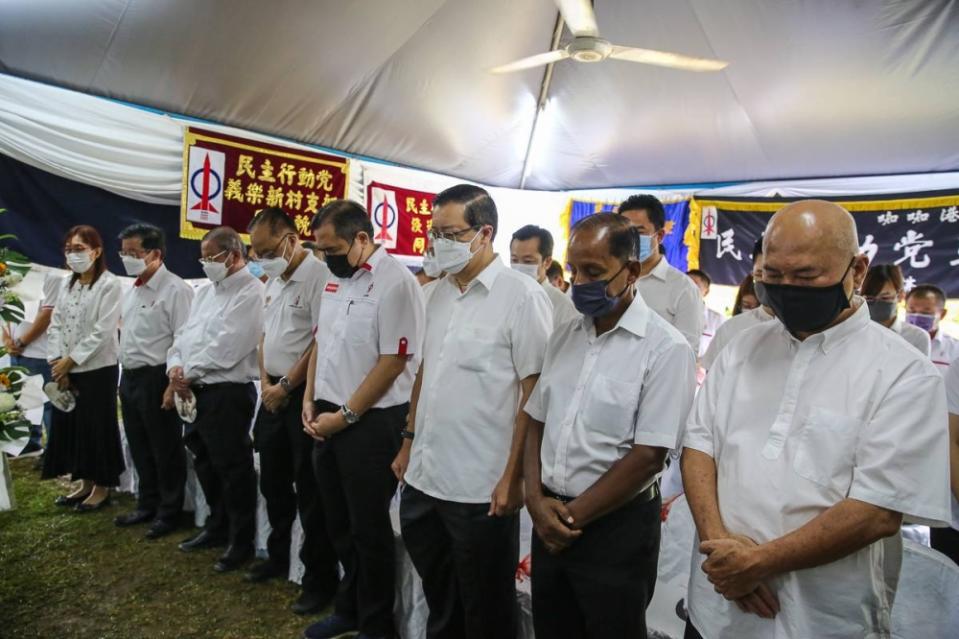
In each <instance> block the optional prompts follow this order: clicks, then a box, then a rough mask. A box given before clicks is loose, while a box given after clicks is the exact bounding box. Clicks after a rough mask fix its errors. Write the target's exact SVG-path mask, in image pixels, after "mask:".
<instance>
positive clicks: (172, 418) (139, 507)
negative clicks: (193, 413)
mask: <svg viewBox="0 0 959 639" xmlns="http://www.w3.org/2000/svg"><path fill="white" fill-rule="evenodd" d="M119 239H120V258H121V259H122V260H123V267H124V269H125V270H126V273H127V275H129V276H131V277H135V278H136V280H135V281H134V282H133V287H132V288H131V289H130V290H129V291H128V292H127V293H126V297H125V299H124V300H123V306H122V310H121V316H120V324H121V330H120V364H121V366H122V370H123V375H122V377H121V378H120V410H121V412H122V414H123V430H124V432H125V433H126V436H127V443H128V444H129V445H130V455H131V456H132V457H133V465H134V466H135V467H136V471H137V504H136V509H134V510H133V512H130V513H127V514H125V515H120V516H119V517H117V518H116V519H115V520H114V523H116V525H117V526H133V525H136V524H141V523H147V522H152V524H151V526H150V529H149V530H148V531H147V534H146V536H147V538H148V539H158V538H160V537H163V536H165V535H168V534H169V533H171V532H173V531H174V530H175V529H176V527H177V524H178V522H179V519H180V512H181V511H182V510H183V492H184V487H185V484H186V453H185V451H184V450H183V424H182V421H181V419H180V417H179V415H177V412H176V410H174V407H173V406H171V405H170V403H169V398H167V401H166V402H164V394H165V392H166V390H167V388H168V386H169V384H168V380H167V376H166V356H167V352H168V351H169V350H170V346H172V345H173V335H174V334H175V333H176V331H177V330H179V328H180V327H181V326H182V325H183V323H184V322H186V318H187V316H189V314H190V303H191V302H192V301H193V288H192V287H190V285H189V284H187V283H186V282H184V281H183V280H182V279H180V278H179V277H177V276H176V275H174V274H173V273H171V272H170V271H168V270H167V268H166V266H165V265H164V264H163V258H164V257H165V256H166V237H165V236H164V233H163V230H162V229H159V228H157V227H156V226H152V225H150V224H134V225H132V226H128V227H127V228H125V229H123V231H121V232H120V238H119ZM164 403H165V404H166V406H165V407H161V406H162V405H163V404H164Z"/></svg>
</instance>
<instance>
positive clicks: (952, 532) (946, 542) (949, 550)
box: [929, 528, 959, 564]
mask: <svg viewBox="0 0 959 639" xmlns="http://www.w3.org/2000/svg"><path fill="white" fill-rule="evenodd" d="M929 542H930V545H931V546H932V547H933V548H934V549H936V550H938V551H939V552H941V553H943V554H944V555H946V556H947V557H949V559H952V560H953V561H954V562H956V563H957V564H959V530H956V529H955V528H930V529H929Z"/></svg>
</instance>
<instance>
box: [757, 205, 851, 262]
mask: <svg viewBox="0 0 959 639" xmlns="http://www.w3.org/2000/svg"><path fill="white" fill-rule="evenodd" d="M797 243H801V244H804V245H806V246H807V247H809V248H814V247H821V248H823V249H825V250H832V251H837V252H840V253H847V254H848V255H849V257H850V258H851V257H852V256H853V255H858V254H859V236H858V234H857V232H856V221H855V220H854V219H853V217H852V215H850V214H849V211H847V210H846V209H844V208H842V207H841V206H839V205H838V204H834V203H832V202H827V201H825V200H800V201H799V202H793V203H792V204H787V205H786V206H784V207H783V208H781V209H779V211H778V212H777V213H776V214H775V215H773V217H772V219H771V220H770V221H769V226H768V227H767V228H766V235H765V239H764V242H763V247H764V248H763V252H764V253H765V252H766V251H768V250H769V247H770V245H771V244H773V245H784V244H789V245H795V244H797Z"/></svg>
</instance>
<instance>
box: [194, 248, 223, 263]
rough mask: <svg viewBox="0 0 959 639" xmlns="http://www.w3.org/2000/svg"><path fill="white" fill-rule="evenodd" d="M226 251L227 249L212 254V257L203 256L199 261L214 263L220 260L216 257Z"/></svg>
mask: <svg viewBox="0 0 959 639" xmlns="http://www.w3.org/2000/svg"><path fill="white" fill-rule="evenodd" d="M224 253H226V251H220V252H219V253H217V254H216V255H211V256H210V257H201V258H200V259H199V262H200V264H212V263H213V262H217V261H218V260H217V259H216V258H218V257H220V256H221V255H223V254H224Z"/></svg>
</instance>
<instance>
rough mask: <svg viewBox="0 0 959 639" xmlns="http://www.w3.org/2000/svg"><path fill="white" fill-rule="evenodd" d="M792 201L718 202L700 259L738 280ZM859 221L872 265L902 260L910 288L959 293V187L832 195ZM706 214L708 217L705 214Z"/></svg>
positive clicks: (719, 276)
mask: <svg viewBox="0 0 959 639" xmlns="http://www.w3.org/2000/svg"><path fill="white" fill-rule="evenodd" d="M789 201H792V200H785V199H768V198H737V199H735V200H723V201H706V200H701V201H698V202H697V203H698V204H699V206H701V207H702V210H703V211H704V213H705V211H706V210H707V208H709V209H710V210H712V207H715V209H714V213H715V218H714V222H713V223H714V224H715V235H714V237H715V239H712V240H708V239H706V237H705V236H706V234H705V233H703V237H702V239H701V240H700V245H699V264H700V268H702V269H703V270H704V271H706V272H707V273H708V274H709V276H710V277H711V278H712V280H713V281H714V282H716V283H717V284H728V285H737V284H739V282H740V281H741V280H742V279H743V277H745V275H746V274H747V273H749V272H750V270H751V269H752V248H753V244H754V242H755V241H756V239H757V238H759V237H760V236H761V235H762V233H763V231H764V230H765V228H766V223H767V222H769V218H770V217H772V215H773V213H775V212H776V211H777V210H779V209H780V208H781V207H782V206H784V205H785V204H787V203H788V202H789ZM831 201H833V202H836V203H837V204H840V205H842V206H843V207H845V208H846V209H847V210H848V211H849V212H850V213H852V214H853V217H854V218H855V220H856V227H857V229H858V231H859V244H860V250H861V251H862V252H863V253H864V254H865V255H866V256H868V257H869V260H870V263H872V264H897V265H898V266H899V267H900V268H901V269H902V272H903V276H904V277H905V282H906V289H907V290H908V289H909V288H911V287H913V286H915V285H916V284H920V283H932V284H936V285H937V286H939V287H941V288H942V289H943V290H945V291H946V294H947V295H948V296H949V297H959V192H956V191H950V192H943V191H937V192H929V193H918V194H909V195H908V196H902V197H896V196H889V195H883V196H876V197H874V198H866V197H862V196H859V197H845V198H831ZM704 219H705V218H704Z"/></svg>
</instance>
